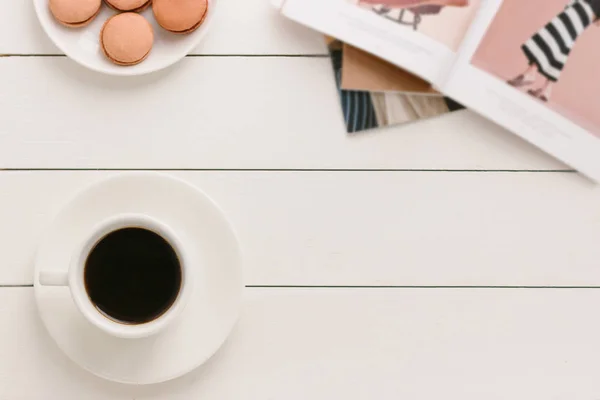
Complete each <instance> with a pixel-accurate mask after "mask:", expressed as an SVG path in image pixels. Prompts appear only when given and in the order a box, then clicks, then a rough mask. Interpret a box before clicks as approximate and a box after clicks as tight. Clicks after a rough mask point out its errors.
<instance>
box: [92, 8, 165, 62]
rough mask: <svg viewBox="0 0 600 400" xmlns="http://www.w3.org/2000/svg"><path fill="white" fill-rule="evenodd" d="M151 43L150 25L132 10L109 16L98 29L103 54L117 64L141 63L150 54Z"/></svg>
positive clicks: (152, 40) (152, 41)
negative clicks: (100, 28)
mask: <svg viewBox="0 0 600 400" xmlns="http://www.w3.org/2000/svg"><path fill="white" fill-rule="evenodd" d="M153 43H154V33H153V32H152V26H151V25H150V23H149V22H148V21H147V20H146V18H144V17H142V16H141V15H140V14H136V13H133V12H128V13H123V14H117V15H114V16H112V17H110V18H109V19H108V20H107V21H106V22H105V23H104V26H103V27H102V30H101V31H100V46H101V47H102V51H103V52H104V55H105V56H106V57H107V58H108V59H109V60H110V61H112V62H113V63H115V64H118V65H136V64H139V63H141V62H142V61H144V60H145V59H146V57H148V54H150V50H152V44H153Z"/></svg>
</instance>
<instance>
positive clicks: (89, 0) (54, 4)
mask: <svg viewBox="0 0 600 400" xmlns="http://www.w3.org/2000/svg"><path fill="white" fill-rule="evenodd" d="M48 5H49V7H50V12H51V13H52V15H53V16H54V18H56V20H57V21H58V22H60V23H61V24H63V25H64V26H68V27H69V28H79V27H81V26H86V25H87V24H89V23H90V22H92V20H93V19H94V18H95V17H96V16H97V15H98V13H100V7H101V6H102V0H49V2H48Z"/></svg>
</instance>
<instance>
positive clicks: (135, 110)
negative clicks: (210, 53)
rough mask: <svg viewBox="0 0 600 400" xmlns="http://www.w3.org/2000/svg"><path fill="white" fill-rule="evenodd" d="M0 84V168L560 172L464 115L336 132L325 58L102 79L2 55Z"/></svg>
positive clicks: (62, 63)
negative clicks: (350, 132) (369, 130)
mask: <svg viewBox="0 0 600 400" xmlns="http://www.w3.org/2000/svg"><path fill="white" fill-rule="evenodd" d="M0 76H5V77H11V78H10V79H5V80H4V82H3V84H2V92H1V93H0V109H2V110H4V112H3V118H2V123H1V124H0V168H106V167H111V168H148V169H158V168H189V169H199V168H200V169H205V168H210V169H214V168H219V169H220V168H223V169H459V170H471V169H474V170H482V169H483V170H487V169H502V170H506V169H508V170H515V169H516V170H523V169H525V170H531V169H542V170H545V169H564V168H565V167H564V166H563V165H562V164H560V163H558V162H557V161H555V160H554V159H552V158H550V157H549V156H546V155H545V154H543V153H541V152H540V151H538V150H536V149H535V148H534V147H532V146H530V145H528V144H525V143H524V142H523V141H521V140H520V139H518V138H517V137H516V136H515V135H513V134H511V133H508V132H506V131H504V130H503V129H501V128H499V127H497V126H496V125H493V124H491V123H490V122H487V121H485V120H483V119H482V118H480V117H477V116H475V115H473V114H471V113H469V112H466V111H465V112H459V113H455V114H453V115H449V116H445V117H441V118H436V119H432V120H428V121H425V122H421V123H415V124H410V125H407V126H404V127H393V128H390V129H383V130H378V131H376V132H373V133H370V134H359V135H348V134H347V133H346V132H345V130H344V126H343V121H342V113H341V110H340V104H339V99H338V95H337V91H336V89H335V84H334V81H333V73H332V69H331V64H330V61H329V59H327V58H310V59H306V58H301V59H298V58H237V57H234V58H229V57H227V58H219V57H217V58H210V57H209V58H188V59H186V60H184V61H183V62H182V63H181V64H180V65H178V66H177V67H176V68H173V69H171V70H168V71H165V72H164V73H161V74H158V75H156V76H145V77H138V78H128V79H114V78H111V77H105V76H100V75H98V74H96V73H92V72H89V71H87V70H84V69H82V68H80V67H78V66H76V65H74V64H73V63H72V62H71V61H69V60H67V59H65V58H52V57H50V58H48V57H45V58H36V57H34V58H30V57H27V58H12V57H11V58H4V59H2V58H0Z"/></svg>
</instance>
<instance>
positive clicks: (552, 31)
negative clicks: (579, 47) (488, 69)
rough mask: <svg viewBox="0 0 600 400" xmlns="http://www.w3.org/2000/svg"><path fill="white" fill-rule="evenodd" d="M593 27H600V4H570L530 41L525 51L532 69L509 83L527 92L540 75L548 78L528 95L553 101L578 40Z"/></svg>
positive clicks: (592, 0) (593, 0)
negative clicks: (556, 88) (555, 86)
mask: <svg viewBox="0 0 600 400" xmlns="http://www.w3.org/2000/svg"><path fill="white" fill-rule="evenodd" d="M592 24H594V25H596V26H600V0H570V1H569V3H568V4H567V5H566V6H565V8H564V10H562V11H561V12H560V13H559V14H558V15H556V16H555V17H554V18H553V19H552V20H551V21H550V22H548V23H547V24H546V25H545V26H544V27H543V28H541V29H540V30H539V31H537V32H536V33H535V34H534V35H533V36H532V37H531V38H530V39H529V40H527V41H526V42H525V43H524V44H523V45H522V46H521V49H522V51H523V53H524V54H525V57H526V58H527V60H528V61H529V67H527V69H526V70H525V71H524V72H523V73H521V74H519V75H518V76H516V77H515V78H513V79H510V80H509V81H508V84H510V85H512V86H514V87H517V88H527V87H529V86H531V85H532V84H533V83H534V82H535V81H536V75H537V74H538V73H539V74H541V75H542V76H543V77H544V78H545V82H544V84H543V85H542V86H540V87H538V88H534V89H529V90H528V93H529V94H530V95H532V96H534V97H536V98H538V99H540V100H542V101H545V102H547V101H549V100H550V96H551V94H552V86H553V85H554V84H555V83H556V82H558V80H559V78H560V75H561V72H562V70H563V69H564V67H565V64H566V63H567V60H568V59H569V53H570V52H571V50H572V49H573V46H574V45H575V43H576V41H577V39H578V38H579V37H580V36H581V34H582V33H583V32H584V31H586V30H587V28H588V27H590V26H591V25H592Z"/></svg>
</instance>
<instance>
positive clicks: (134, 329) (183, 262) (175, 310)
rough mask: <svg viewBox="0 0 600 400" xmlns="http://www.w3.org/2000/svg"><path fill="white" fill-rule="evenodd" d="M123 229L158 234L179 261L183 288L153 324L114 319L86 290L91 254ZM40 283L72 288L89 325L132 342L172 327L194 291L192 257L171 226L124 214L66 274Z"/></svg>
mask: <svg viewBox="0 0 600 400" xmlns="http://www.w3.org/2000/svg"><path fill="white" fill-rule="evenodd" d="M123 228H142V229H146V230H149V231H151V232H154V233H156V234H158V235H159V236H161V237H162V238H163V239H165V240H166V241H167V242H168V243H169V244H170V246H171V247H172V248H173V250H174V251H175V254H176V255H177V257H178V260H179V265H180V268H181V285H180V288H179V292H178V294H177V297H176V299H175V301H174V302H173V303H172V305H171V306H170V307H169V309H168V310H167V311H165V312H164V313H162V314H161V315H160V316H159V317H157V318H156V319H154V320H152V321H150V322H145V323H141V324H126V323H122V322H119V321H117V320H115V319H112V318H110V317H109V316H107V315H105V314H104V313H102V312H101V311H100V310H99V309H98V308H97V307H96V306H95V305H94V304H93V303H92V301H91V299H90V297H89V296H88V293H87V290H86V287H85V282H84V269H85V265H86V261H87V259H88V256H89V254H90V252H91V251H92V250H93V249H94V247H95V246H96V244H97V243H98V242H100V241H101V240H102V239H103V238H104V237H105V236H107V235H108V234H109V233H111V232H114V231H117V230H119V229H123ZM67 268H68V269H67ZM39 283H40V285H42V286H68V287H69V289H70V291H71V296H72V297H73V301H74V302H75V304H76V306H77V308H78V309H79V311H81V313H82V314H83V316H84V317H85V318H86V319H87V320H88V321H89V322H91V323H92V324H93V325H95V326H96V327H98V328H99V329H101V330H103V331H104V332H106V333H108V334H109V335H112V336H116V337H121V338H129V339H133V338H141V337H147V336H150V335H154V334H156V333H158V332H159V331H161V330H163V329H164V328H166V327H167V326H168V325H170V324H172V323H173V321H174V320H175V319H176V318H177V317H178V316H179V315H180V314H181V312H182V311H183V309H184V308H185V305H186V303H187V300H188V298H189V296H190V292H191V290H192V287H191V286H192V279H191V277H190V268H189V264H188V256H187V254H186V251H185V248H184V246H183V244H182V242H181V241H180V240H179V238H178V237H177V235H176V234H175V233H174V232H173V231H172V230H171V228H169V227H168V226H167V225H165V224H163V223H161V222H159V221H158V220H156V219H154V218H152V217H149V216H147V215H142V214H121V215H117V216H114V217H112V218H109V219H107V220H105V221H103V222H101V223H100V224H98V225H97V226H96V227H95V228H94V229H92V232H90V234H89V235H87V237H85V238H84V239H83V241H82V243H81V245H80V246H79V247H78V248H77V249H76V250H75V251H74V252H73V254H72V256H71V263H70V265H69V266H65V270H64V271H40V274H39Z"/></svg>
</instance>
